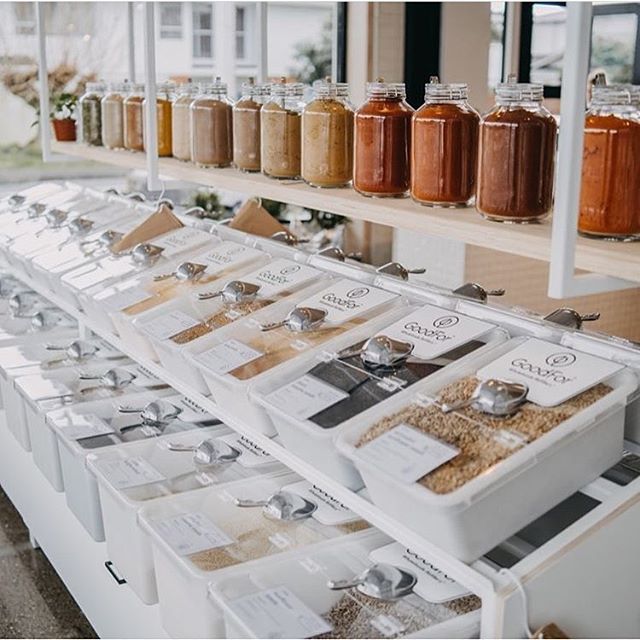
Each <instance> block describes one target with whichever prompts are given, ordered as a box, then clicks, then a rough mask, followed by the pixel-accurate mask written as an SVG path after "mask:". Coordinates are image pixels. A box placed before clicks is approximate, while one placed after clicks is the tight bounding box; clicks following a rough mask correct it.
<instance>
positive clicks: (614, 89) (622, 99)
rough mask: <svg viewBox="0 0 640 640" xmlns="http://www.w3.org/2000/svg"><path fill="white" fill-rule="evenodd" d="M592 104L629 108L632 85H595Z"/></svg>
mask: <svg viewBox="0 0 640 640" xmlns="http://www.w3.org/2000/svg"><path fill="white" fill-rule="evenodd" d="M591 104H592V105H621V106H628V105H630V104H631V89H630V85H626V86H625V85H594V86H593V89H592V90H591Z"/></svg>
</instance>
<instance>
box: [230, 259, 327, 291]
mask: <svg viewBox="0 0 640 640" xmlns="http://www.w3.org/2000/svg"><path fill="white" fill-rule="evenodd" d="M320 276H321V272H320V271H318V270H317V269H314V268H313V267H307V266H306V265H304V264H299V263H298V262H294V261H293V260H287V259H286V258H281V259H280V260H274V261H273V262H270V263H269V264H266V265H264V267H260V269H256V270H255V271H253V272H251V273H249V274H247V276H242V277H241V278H240V279H241V280H244V281H246V282H250V283H251V284H256V285H258V286H259V287H260V291H259V295H260V296H261V297H268V296H273V295H276V294H279V293H281V292H282V291H288V290H289V289H293V288H294V287H299V286H301V285H303V284H304V283H306V282H309V281H310V280H314V279H316V278H319V277H320Z"/></svg>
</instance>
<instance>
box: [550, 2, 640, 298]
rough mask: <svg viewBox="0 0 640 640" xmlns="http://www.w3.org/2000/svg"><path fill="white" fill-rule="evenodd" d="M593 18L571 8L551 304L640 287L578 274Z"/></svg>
mask: <svg viewBox="0 0 640 640" xmlns="http://www.w3.org/2000/svg"><path fill="white" fill-rule="evenodd" d="M591 12H592V4H591V2H568V3H567V42H566V47H565V53H564V63H563V74H562V98H561V102H560V122H561V124H560V140H559V145H558V147H559V148H558V172H557V178H556V197H555V206H554V211H553V221H552V233H551V255H550V260H549V283H548V285H549V287H548V293H549V297H551V298H566V297H570V296H580V295H590V294H594V293H602V292H606V291H616V290H620V289H628V288H631V287H637V286H638V285H637V283H632V282H629V281H627V280H621V279H619V278H613V277H610V276H603V275H599V274H592V273H589V274H582V275H576V274H575V258H576V241H577V228H578V208H579V205H580V181H581V174H582V143H583V139H584V109H585V96H586V90H587V76H588V72H589V52H590V45H591Z"/></svg>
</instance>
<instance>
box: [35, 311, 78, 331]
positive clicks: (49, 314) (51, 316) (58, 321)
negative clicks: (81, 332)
mask: <svg viewBox="0 0 640 640" xmlns="http://www.w3.org/2000/svg"><path fill="white" fill-rule="evenodd" d="M75 323H76V322H75V320H74V319H73V318H71V317H70V316H68V315H66V314H65V313H63V312H62V311H60V310H59V309H55V308H46V309H41V310H40V311H38V313H35V314H33V315H32V316H31V327H32V328H33V329H35V330H36V331H43V330H45V329H50V328H51V327H54V326H63V327H72V326H73V325H74V324H75Z"/></svg>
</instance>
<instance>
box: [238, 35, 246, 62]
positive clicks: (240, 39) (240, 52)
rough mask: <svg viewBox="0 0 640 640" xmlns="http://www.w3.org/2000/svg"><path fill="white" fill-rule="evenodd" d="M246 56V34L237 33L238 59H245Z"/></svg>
mask: <svg viewBox="0 0 640 640" xmlns="http://www.w3.org/2000/svg"><path fill="white" fill-rule="evenodd" d="M245 57H246V55H245V50H244V34H242V33H237V34H236V58H238V60H244V59H245Z"/></svg>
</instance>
